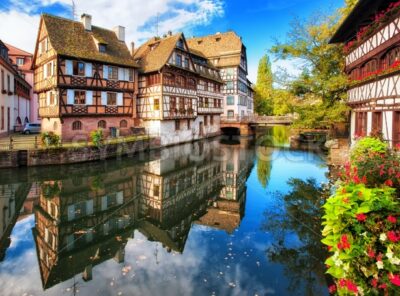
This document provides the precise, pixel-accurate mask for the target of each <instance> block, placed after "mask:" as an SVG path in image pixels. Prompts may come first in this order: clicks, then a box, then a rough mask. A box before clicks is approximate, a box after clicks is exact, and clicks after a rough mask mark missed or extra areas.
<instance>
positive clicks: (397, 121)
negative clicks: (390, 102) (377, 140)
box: [393, 111, 400, 146]
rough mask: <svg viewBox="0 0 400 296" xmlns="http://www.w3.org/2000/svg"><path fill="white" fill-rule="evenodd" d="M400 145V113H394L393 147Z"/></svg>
mask: <svg viewBox="0 0 400 296" xmlns="http://www.w3.org/2000/svg"><path fill="white" fill-rule="evenodd" d="M398 144H400V111H395V112H393V146H395V145H398Z"/></svg>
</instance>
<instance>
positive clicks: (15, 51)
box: [6, 43, 33, 71]
mask: <svg viewBox="0 0 400 296" xmlns="http://www.w3.org/2000/svg"><path fill="white" fill-rule="evenodd" d="M6 46H7V48H8V49H9V51H8V55H9V57H10V58H11V59H12V60H13V62H14V63H16V57H27V58H28V59H25V64H24V65H22V66H20V65H18V69H20V70H22V71H30V70H31V67H32V57H33V55H32V54H31V53H29V52H27V51H24V50H22V49H19V48H17V47H15V46H12V45H10V44H8V43H6Z"/></svg>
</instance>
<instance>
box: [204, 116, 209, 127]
mask: <svg viewBox="0 0 400 296" xmlns="http://www.w3.org/2000/svg"><path fill="white" fill-rule="evenodd" d="M207 125H208V119H207V116H204V126H207Z"/></svg>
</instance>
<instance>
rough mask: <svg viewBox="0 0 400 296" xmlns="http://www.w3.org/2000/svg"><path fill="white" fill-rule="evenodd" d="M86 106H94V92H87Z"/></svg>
mask: <svg viewBox="0 0 400 296" xmlns="http://www.w3.org/2000/svg"><path fill="white" fill-rule="evenodd" d="M86 105H93V91H91V90H88V91H87V92H86Z"/></svg>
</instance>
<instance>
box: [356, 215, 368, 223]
mask: <svg viewBox="0 0 400 296" xmlns="http://www.w3.org/2000/svg"><path fill="white" fill-rule="evenodd" d="M356 218H357V220H358V222H365V220H367V215H365V214H357V215H356Z"/></svg>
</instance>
